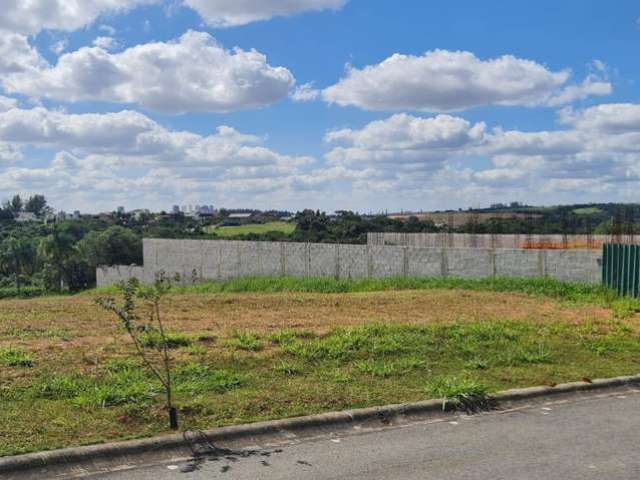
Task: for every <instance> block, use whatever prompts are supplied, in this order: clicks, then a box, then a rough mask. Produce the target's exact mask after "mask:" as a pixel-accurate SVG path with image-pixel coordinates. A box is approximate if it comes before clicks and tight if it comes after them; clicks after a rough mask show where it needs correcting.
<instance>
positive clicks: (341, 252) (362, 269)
mask: <svg viewBox="0 0 640 480" xmlns="http://www.w3.org/2000/svg"><path fill="white" fill-rule="evenodd" d="M338 264H339V266H340V270H339V274H338V275H339V277H340V278H345V279H350V278H367V277H368V276H369V260H368V251H367V246H366V245H339V246H338Z"/></svg>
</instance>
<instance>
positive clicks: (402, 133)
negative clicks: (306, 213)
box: [300, 104, 640, 208]
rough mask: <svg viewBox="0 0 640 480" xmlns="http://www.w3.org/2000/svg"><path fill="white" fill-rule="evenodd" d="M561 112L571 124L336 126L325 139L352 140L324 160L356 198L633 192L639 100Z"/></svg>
mask: <svg viewBox="0 0 640 480" xmlns="http://www.w3.org/2000/svg"><path fill="white" fill-rule="evenodd" d="M560 117H561V120H562V122H563V123H564V124H565V125H566V126H567V127H568V128H566V129H561V130H555V131H531V132H525V131H519V130H507V131H505V130H502V129H500V128H495V129H493V130H491V131H488V130H487V129H486V127H485V125H484V124H483V123H478V124H475V125H474V124H471V123H470V122H468V121H467V120H464V119H462V118H459V117H453V116H449V115H438V116H435V117H415V116H411V115H407V114H398V115H393V116H391V117H389V118H386V119H384V120H378V121H374V122H371V123H369V124H368V125H365V126H364V127H363V128H361V129H341V130H334V131H329V132H328V133H327V134H326V137H325V140H326V141H328V142H332V143H335V142H341V143H343V144H344V146H337V147H334V148H333V149H331V150H330V151H329V152H328V153H327V154H326V156H325V157H326V160H327V161H328V163H329V165H330V166H329V168H334V169H335V168H340V169H341V170H339V174H338V175H337V176H336V178H334V179H332V181H333V182H334V183H335V182H338V181H339V180H338V178H341V179H342V180H343V181H347V182H348V183H349V185H350V187H351V188H352V189H353V192H352V195H354V198H368V199H369V201H375V199H376V198H383V199H385V203H388V204H392V205H393V204H394V202H402V200H403V199H406V200H405V201H406V202H410V203H409V205H411V204H413V205H414V208H415V202H416V201H418V202H420V201H424V200H425V199H428V202H429V206H431V207H433V206H436V205H439V206H441V207H447V206H448V207H451V206H452V204H453V205H456V204H457V205H460V204H461V203H462V204H465V203H466V205H469V204H477V203H483V204H486V203H489V202H492V201H504V199H505V198H519V199H525V200H527V201H531V202H537V203H541V202H542V203H549V202H553V201H560V200H561V199H563V200H564V201H575V198H576V197H575V196H576V195H582V196H585V198H586V197H588V198H590V199H600V200H605V201H611V198H612V197H611V195H615V196H617V197H616V198H620V196H623V195H626V196H628V195H632V193H633V188H631V186H633V185H635V186H636V187H637V185H638V182H640V105H634V104H609V105H598V106H596V107H591V108H587V109H584V110H579V111H577V110H570V109H565V110H564V111H563V112H562V113H561V115H560ZM487 162H488V163H490V164H491V166H487ZM365 172H366V178H365V177H363V176H362V174H363V173H365ZM320 177H321V178H322V176H320ZM300 181H302V180H300ZM307 183H308V184H310V185H313V182H310V181H308V180H307ZM318 183H320V184H321V183H322V182H321V181H318ZM540 193H544V194H545V197H544V199H541V198H540V197H539V194H540ZM603 195H609V197H603ZM463 202H464V203H463ZM396 204H398V203H396ZM400 204H401V203H400ZM405 205H407V203H405Z"/></svg>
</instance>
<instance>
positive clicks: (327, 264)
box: [309, 243, 339, 278]
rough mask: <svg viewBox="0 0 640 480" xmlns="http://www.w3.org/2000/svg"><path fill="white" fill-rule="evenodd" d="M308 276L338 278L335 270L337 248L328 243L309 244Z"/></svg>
mask: <svg viewBox="0 0 640 480" xmlns="http://www.w3.org/2000/svg"><path fill="white" fill-rule="evenodd" d="M309 257H310V258H309V260H310V261H309V276H310V277H333V278H336V277H338V276H339V270H338V268H337V261H338V260H337V259H338V246H337V245H334V244H329V243H310V244H309Z"/></svg>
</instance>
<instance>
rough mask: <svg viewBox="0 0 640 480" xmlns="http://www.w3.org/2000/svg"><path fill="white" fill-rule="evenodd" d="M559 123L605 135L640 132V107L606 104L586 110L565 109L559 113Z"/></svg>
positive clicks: (627, 104) (629, 104)
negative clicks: (604, 133) (605, 133)
mask: <svg viewBox="0 0 640 480" xmlns="http://www.w3.org/2000/svg"><path fill="white" fill-rule="evenodd" d="M559 119H560V122H561V123H563V124H566V125H571V126H574V127H576V128H578V129H580V130H586V131H600V132H607V133H627V132H638V131H640V105H639V104H635V103H608V104H602V105H596V106H594V107H590V108H587V109H586V110H578V111H576V110H574V109H572V108H565V109H563V110H561V111H560V115H559Z"/></svg>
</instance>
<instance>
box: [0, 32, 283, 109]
mask: <svg viewBox="0 0 640 480" xmlns="http://www.w3.org/2000/svg"><path fill="white" fill-rule="evenodd" d="M102 46H105V45H102ZM2 53H6V56H4V57H3V56H0V73H3V74H4V75H3V76H2V77H1V81H2V83H3V85H4V88H5V89H6V90H7V91H8V92H13V93H22V94H25V95H28V96H31V97H36V98H40V97H48V98H51V99H54V100H60V101H66V102H69V101H71V102H74V101H80V100H99V101H107V102H116V103H130V104H138V105H140V106H142V107H144V108H148V109H151V110H156V111H161V112H168V113H182V112H194V111H197V112H230V111H235V110H243V109H250V108H260V107H264V106H266V105H269V104H271V103H274V102H276V101H278V100H280V99H282V98H285V97H286V96H287V94H288V92H289V89H290V88H291V87H292V86H293V85H294V83H295V79H294V77H293V74H292V73H291V72H290V71H289V70H287V69H286V68H284V67H272V66H271V65H269V64H268V63H267V58H266V56H265V55H263V54H261V53H260V52H258V51H256V50H249V51H245V50H242V49H240V48H236V49H234V50H232V51H230V50H226V49H225V48H223V47H222V46H221V45H220V44H218V43H217V42H216V40H215V39H214V38H213V37H211V36H210V35H209V34H207V33H203V32H194V31H189V32H187V33H185V34H184V35H182V36H181V37H180V38H179V39H178V40H176V41H171V42H155V43H148V44H143V45H138V46H135V47H131V48H128V49H126V50H124V51H122V52H119V53H110V52H108V51H107V50H105V49H104V48H100V46H95V47H84V48H81V49H79V50H77V51H74V52H70V53H67V54H64V55H62V56H61V57H60V58H59V59H58V62H57V64H56V65H53V66H52V65H49V64H48V63H47V62H46V61H45V60H44V59H43V58H42V57H40V56H39V55H38V53H37V52H36V51H35V50H34V49H33V48H32V47H31V46H30V45H29V43H28V42H27V40H26V39H25V38H24V37H22V36H19V35H13V36H11V35H9V36H4V37H0V54H2Z"/></svg>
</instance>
